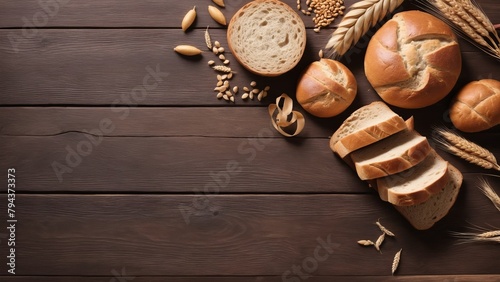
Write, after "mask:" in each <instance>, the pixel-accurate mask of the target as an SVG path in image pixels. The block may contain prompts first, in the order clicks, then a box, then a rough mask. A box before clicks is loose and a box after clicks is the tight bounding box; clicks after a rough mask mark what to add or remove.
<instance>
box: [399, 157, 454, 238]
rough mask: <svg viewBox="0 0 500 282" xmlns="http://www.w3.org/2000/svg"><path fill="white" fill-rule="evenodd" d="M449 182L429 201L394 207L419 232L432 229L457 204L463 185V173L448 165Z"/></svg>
mask: <svg viewBox="0 0 500 282" xmlns="http://www.w3.org/2000/svg"><path fill="white" fill-rule="evenodd" d="M448 174H449V179H448V182H447V183H446V184H445V185H444V188H443V189H442V190H441V191H440V192H439V193H438V194H436V195H434V196H431V197H430V198H429V199H428V200H427V201H425V202H423V203H421V204H418V205H414V206H408V207H402V206H394V207H395V208H396V209H397V210H398V211H399V212H400V213H401V214H402V215H403V216H404V217H405V218H406V219H407V220H408V221H409V222H410V223H411V225H412V226H413V227H415V228H416V229H418V230H425V229H429V228H431V227H432V226H433V225H434V223H436V222H438V221H439V220H440V219H442V218H443V217H444V216H445V215H446V214H448V212H449V211H450V209H451V207H452V206H453V204H454V203H455V201H456V199H457V197H458V192H459V191H460V186H461V185H462V179H463V176H462V173H460V171H459V170H458V169H457V168H455V167H454V166H452V165H448Z"/></svg>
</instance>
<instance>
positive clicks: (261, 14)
mask: <svg viewBox="0 0 500 282" xmlns="http://www.w3.org/2000/svg"><path fill="white" fill-rule="evenodd" d="M227 41H228V46H229V48H230V49H231V52H232V53H233V55H234V56H235V57H236V59H237V60H238V62H239V63H240V64H241V65H243V66H244V67H245V68H246V69H248V70H249V71H251V72H253V73H255V74H258V75H263V76H278V75H280V74H283V73H285V72H287V71H289V70H291V69H292V68H294V67H295V66H296V65H297V63H298V62H299V61H300V59H301V58H302V55H303V54H304V50H305V47H306V28H305V25H304V22H303V21H302V19H301V18H300V17H299V15H298V14H297V13H296V12H295V11H294V10H293V9H292V8H291V7H290V6H288V5H287V4H285V3H283V2H281V1H278V0H255V1H252V2H250V3H248V4H246V5H244V6H243V7H242V8H241V9H240V10H238V12H236V14H235V15H234V16H233V18H232V19H231V21H230V22H229V26H228V30H227Z"/></svg>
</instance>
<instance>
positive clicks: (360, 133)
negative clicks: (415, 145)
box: [330, 101, 407, 158]
mask: <svg viewBox="0 0 500 282" xmlns="http://www.w3.org/2000/svg"><path fill="white" fill-rule="evenodd" d="M406 128H407V127H406V124H405V122H404V120H403V119H402V118H401V117H400V116H399V115H397V114H396V113H394V112H393V111H392V110H391V109H390V108H389V107H388V106H387V105H386V104H385V103H383V102H380V101H376V102H372V103H371V104H369V105H366V106H363V107H361V108H359V109H357V110H356V111H354V112H353V113H352V114H351V115H350V116H349V117H348V118H347V119H346V120H345V121H344V123H342V125H341V126H340V127H339V129H337V131H335V133H334V134H333V135H332V137H331V138H330V148H331V149H332V150H333V151H334V152H335V153H337V154H338V155H339V156H340V157H341V158H344V157H345V156H347V155H348V154H349V153H351V152H353V151H355V150H357V149H360V148H362V147H365V146H368V145H370V144H373V143H375V142H377V141H379V140H382V139H384V138H386V137H389V136H391V135H393V134H395V133H397V132H399V131H401V130H403V129H406Z"/></svg>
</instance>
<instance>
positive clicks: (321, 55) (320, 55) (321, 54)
mask: <svg viewBox="0 0 500 282" xmlns="http://www.w3.org/2000/svg"><path fill="white" fill-rule="evenodd" d="M318 56H319V58H320V59H321V58H323V49H319V52H318Z"/></svg>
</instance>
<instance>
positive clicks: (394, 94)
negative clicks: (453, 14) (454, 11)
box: [365, 11, 462, 109]
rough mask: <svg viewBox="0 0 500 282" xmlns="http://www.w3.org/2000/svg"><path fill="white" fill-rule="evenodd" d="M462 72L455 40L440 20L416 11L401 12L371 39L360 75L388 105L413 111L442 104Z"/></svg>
mask: <svg viewBox="0 0 500 282" xmlns="http://www.w3.org/2000/svg"><path fill="white" fill-rule="evenodd" d="M461 69H462V57H461V54H460V47H459V45H458V42H457V38H456V36H455V34H454V33H453V31H452V30H451V28H450V27H449V26H448V25H447V24H446V23H444V22H443V21H441V20H440V19H438V18H436V17H434V16H432V15H430V14H428V13H424V12H420V11H406V12H401V13H398V14H396V15H394V17H393V18H392V19H391V20H389V21H388V22H387V23H385V24H384V25H383V26H382V27H381V28H380V29H379V30H378V31H377V32H376V33H375V34H374V35H373V37H372V39H371V40H370V42H369V44H368V47H367V49H366V55H365V73H366V77H367V78H368V81H369V82H370V84H371V85H372V86H373V88H375V91H377V93H378V94H379V95H380V97H381V98H382V99H383V100H384V101H385V102H386V103H388V104H391V105H393V106H397V107H401V108H406V109H416V108H423V107H427V106H430V105H432V104H434V103H436V102H438V101H439V100H441V99H443V98H444V97H445V96H446V95H447V94H448V93H449V92H450V91H451V89H452V88H453V86H454V85H455V83H456V82H457V80H458V77H459V75H460V71H461Z"/></svg>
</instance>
